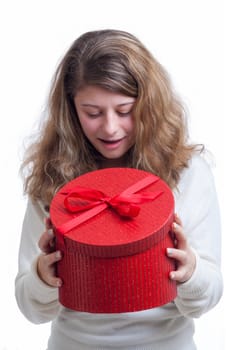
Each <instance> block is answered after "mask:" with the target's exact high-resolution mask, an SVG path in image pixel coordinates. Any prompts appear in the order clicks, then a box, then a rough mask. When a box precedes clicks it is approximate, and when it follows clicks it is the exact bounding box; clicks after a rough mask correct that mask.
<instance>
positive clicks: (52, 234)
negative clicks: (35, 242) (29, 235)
mask: <svg viewBox="0 0 233 350" xmlns="http://www.w3.org/2000/svg"><path fill="white" fill-rule="evenodd" d="M47 233H48V235H50V236H54V232H53V229H52V228H49V229H48V230H47Z"/></svg>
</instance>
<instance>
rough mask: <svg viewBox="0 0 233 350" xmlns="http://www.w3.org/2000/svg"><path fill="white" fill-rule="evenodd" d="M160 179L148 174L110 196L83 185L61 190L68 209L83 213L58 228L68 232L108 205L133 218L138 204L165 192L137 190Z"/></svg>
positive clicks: (136, 213)
mask: <svg viewBox="0 0 233 350" xmlns="http://www.w3.org/2000/svg"><path fill="white" fill-rule="evenodd" d="M158 180H159V178H158V177H157V176H154V175H150V176H147V177H146V178H144V179H142V180H140V181H138V182H136V183H135V184H134V185H132V186H130V187H129V188H127V189H126V190H125V191H123V192H122V193H120V194H118V195H116V196H114V197H108V196H106V195H105V194H104V193H103V192H101V191H98V190H95V189H92V188H85V187H81V186H76V187H74V188H73V189H71V190H70V191H68V192H61V194H62V195H66V197H65V199H64V206H65V208H66V209H67V210H68V211H70V212H72V213H78V212H83V213H81V214H80V215H78V216H77V217H75V218H74V219H71V220H70V221H68V222H67V223H64V224H62V225H61V226H60V227H58V228H57V230H58V231H59V232H60V233H62V234H66V233H67V232H69V231H70V230H72V229H73V228H74V227H76V226H78V225H80V224H81V223H82V222H85V221H86V220H88V219H90V218H91V217H93V216H95V215H97V214H98V213H100V212H101V211H103V210H104V209H106V208H107V207H110V208H113V209H114V210H115V211H116V212H117V213H118V214H119V215H120V216H123V217H130V218H133V217H135V216H137V215H138V214H139V211H140V207H139V206H138V204H143V203H146V202H149V201H153V200H155V199H156V198H158V197H159V196H160V195H161V194H162V193H163V192H162V191H157V192H154V193H136V194H135V192H137V191H139V190H141V189H143V188H145V187H147V186H148V185H150V184H152V183H155V182H157V181H158ZM74 199H75V201H74Z"/></svg>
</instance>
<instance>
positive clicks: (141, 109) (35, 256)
mask: <svg viewBox="0 0 233 350" xmlns="http://www.w3.org/2000/svg"><path fill="white" fill-rule="evenodd" d="M118 166H119V167H133V168H138V169H143V170H146V171H148V172H151V173H153V174H156V175H158V176H160V177H161V178H162V179H163V180H164V181H166V182H167V184H168V185H169V186H170V188H171V189H172V190H173V193H174V196H175V206H176V213H177V216H176V217H175V222H174V225H173V230H174V233H175V236H176V240H177V246H176V248H172V249H168V251H167V254H168V256H169V257H172V258H175V259H176V260H177V270H176V271H171V273H170V278H171V279H173V280H175V281H176V282H177V288H178V296H177V298H176V299H175V300H174V301H173V302H171V303H169V304H166V305H164V306H162V307H157V308H154V309H149V310H143V311H139V312H130V313H120V314H92V313H85V312H77V311H72V310H70V309H67V308H65V307H63V306H62V305H61V304H60V303H59V301H58V288H59V287H60V286H61V285H62V280H61V279H60V278H59V276H56V274H55V263H56V262H57V261H59V260H60V259H62V257H61V253H60V252H59V251H55V248H54V235H53V231H52V229H51V224H50V221H49V217H48V215H49V214H48V209H49V205H50V202H51V199H52V198H53V196H54V194H55V193H56V191H57V190H58V189H59V188H60V187H61V186H63V185H64V184H65V183H67V182H68V181H69V180H72V179H74V178H75V177H77V176H79V175H81V174H84V173H86V172H89V171H91V170H95V169H100V168H106V167H118ZM23 167H24V168H26V169H27V172H26V177H25V191H26V193H27V194H28V197H29V200H28V207H27V211H26V214H25V219H24V223H23V230H22V239H21V245H20V251H19V271H18V275H17V277H16V298H17V302H18V305H19V307H20V309H21V311H22V312H23V314H24V315H25V316H26V317H27V318H28V319H29V320H30V321H32V322H34V323H43V322H48V321H52V330H51V336H50V338H49V341H48V350H64V349H67V350H76V349H134V350H135V349H141V350H142V349H144V350H145V349H147V350H149V349H150V350H151V349H160V350H176V349H179V350H193V349H195V344H194V342H193V334H194V322H193V318H195V317H199V316H201V315H202V314H203V313H205V312H207V311H208V310H210V309H211V308H213V307H214V306H215V305H216V304H217V303H218V301H219V299H220V297H221V294H222V277H221V272H220V267H219V266H220V249H221V247H220V223H219V210H218V203H217V198H216V191H215V186H214V181H213V177H212V174H211V172H210V169H209V167H208V165H207V164H206V162H205V161H204V160H203V158H202V157H201V150H200V147H198V146H196V145H191V144H189V143H188V139H187V130H186V124H185V113H184V109H183V107H182V104H181V103H180V101H179V99H178V98H177V97H176V95H175V93H174V91H173V89H172V87H171V84H170V81H169V77H168V75H167V73H166V72H165V70H164V69H163V67H162V66H161V65H160V64H159V63H158V62H157V61H156V60H155V58H154V57H153V56H152V55H151V53H150V52H149V51H148V50H147V49H146V48H145V47H144V46H143V44H142V43H141V42H140V41H139V40H138V39H137V38H135V37H134V36H133V35H131V34H129V33H127V32H123V31H118V30H102V31H94V32H88V33H85V34H83V35H82V36H81V37H80V38H78V39H77V40H76V41H75V42H74V43H73V45H72V46H71V47H70V49H69V50H68V52H67V53H66V55H65V56H64V58H63V60H62V61H61V63H60V65H59V66H58V69H57V71H56V74H55V76H54V80H53V83H52V86H51V92H50V97H49V103H48V117H47V119H46V121H45V122H44V125H43V127H42V129H41V130H40V135H39V137H38V140H37V141H36V142H35V143H34V144H33V145H31V147H30V148H29V150H28V153H27V155H26V158H25V162H24V164H23Z"/></svg>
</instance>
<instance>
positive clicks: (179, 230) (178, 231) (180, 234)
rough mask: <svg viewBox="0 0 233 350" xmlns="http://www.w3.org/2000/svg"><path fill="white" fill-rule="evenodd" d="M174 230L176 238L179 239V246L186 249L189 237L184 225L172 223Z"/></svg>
mask: <svg viewBox="0 0 233 350" xmlns="http://www.w3.org/2000/svg"><path fill="white" fill-rule="evenodd" d="M172 229H173V232H174V234H175V238H176V241H177V244H176V245H177V246H178V247H179V248H180V249H186V247H187V238H186V236H185V234H184V231H183V227H182V226H180V225H178V224H177V223H176V222H174V223H173V225H172Z"/></svg>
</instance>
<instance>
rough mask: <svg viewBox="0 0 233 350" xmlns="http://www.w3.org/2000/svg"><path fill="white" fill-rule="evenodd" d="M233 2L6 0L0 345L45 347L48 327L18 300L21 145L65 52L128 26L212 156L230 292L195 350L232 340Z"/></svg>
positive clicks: (199, 334)
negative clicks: (95, 33) (85, 38)
mask: <svg viewBox="0 0 233 350" xmlns="http://www.w3.org/2000/svg"><path fill="white" fill-rule="evenodd" d="M230 2H231V1H222V0H158V1H156V0H154V1H153V0H152V1H147V0H143V1H135V0H134V1H127V0H117V1H111V0H98V1H90V0H89V1H79V0H76V1H72V0H64V1H59V0H56V1H55V0H54V1H53V0H51V1H50V0H46V1H45V0H41V1H33V0H31V1H29V0H28V1H26V0H21V1H17V0H15V1H13V0H8V1H5V4H4V1H2V2H1V5H0V45H1V53H0V104H1V126H0V135H1V137H0V142H1V147H0V151H1V192H0V193H1V196H0V205H1V240H0V244H1V254H0V259H1V262H0V278H1V289H0V291H1V292H0V293H1V297H0V313H1V321H2V322H1V330H0V350H31V349H33V350H44V349H45V348H46V342H47V337H48V334H49V327H50V325H48V324H46V325H32V324H31V323H29V322H28V321H27V320H26V319H25V318H24V316H23V315H21V313H20V312H19V310H18V308H17V306H16V302H15V299H14V277H15V274H16V272H17V254H18V245H19V239H20V230H21V224H22V220H23V215H24V210H25V204H26V199H25V198H24V197H23V194H22V181H21V179H20V177H19V174H18V171H19V166H20V163H21V160H22V154H23V143H24V142H25V140H27V137H28V136H29V135H30V134H31V132H32V130H35V129H36V123H37V121H38V120H39V118H40V114H41V112H42V110H43V106H44V103H45V100H46V96H47V92H48V88H49V83H50V79H51V77H52V74H53V72H54V70H55V67H56V65H57V63H58V61H59V59H60V58H61V56H62V55H63V54H64V52H65V51H66V50H67V48H68V47H69V46H70V44H71V43H72V42H73V40H74V39H76V37H78V36H79V35H80V34H82V33H83V32H85V31H88V30H94V29H104V28H117V29H123V30H127V31H130V32H132V33H133V34H135V35H136V36H138V38H139V39H141V40H142V41H143V42H144V44H145V45H146V46H147V47H148V48H149V49H150V51H152V52H153V54H154V55H155V56H156V57H157V58H158V59H159V61H160V62H161V63H162V64H163V65H164V66H165V67H166V69H167V70H168V71H169V73H170V75H171V77H172V80H173V82H174V85H175V86H176V89H177V90H178V92H179V94H180V95H181V97H182V98H183V100H184V102H185V103H186V105H187V106H188V109H189V126H190V135H191V139H192V140H193V141H195V142H200V143H204V144H205V145H206V146H207V148H208V149H210V151H211V152H212V153H213V155H214V160H215V164H216V166H215V168H214V169H213V171H214V175H215V179H216V186H217V190H218V195H219V201H220V206H221V211H222V224H223V248H222V252H223V275H224V281H225V292H224V297H223V298H222V300H221V302H220V304H219V305H218V306H217V307H216V308H215V309H214V310H213V311H211V312H209V313H208V314H207V315H204V316H203V317H202V318H201V319H199V320H197V321H196V336H195V339H196V342H197V345H198V349H199V350H206V349H211V350H222V349H232V348H233V347H232V346H231V345H230V344H233V342H232V341H231V339H230V338H231V337H230V335H231V334H230V326H229V317H230V310H231V308H232V302H231V296H232V287H231V283H230V279H231V275H232V271H231V270H232V269H231V267H232V260H231V255H232V254H231V250H232V249H231V246H232V242H233V241H232V224H231V217H232V213H231V208H232V206H231V201H230V196H231V194H232V165H231V162H232V156H231V153H230V152H231V149H230V144H232V142H231V139H232V135H231V133H232V125H230V117H231V116H232V114H231V113H232V108H231V104H232V102H231V101H232V69H231V64H232V62H233V57H232V50H231V39H232V38H231V30H232V28H230V20H231V19H232V14H231V9H230ZM230 322H231V319H230ZM228 331H229V332H228ZM224 338H225V347H224ZM64 350H65V349H64Z"/></svg>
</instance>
